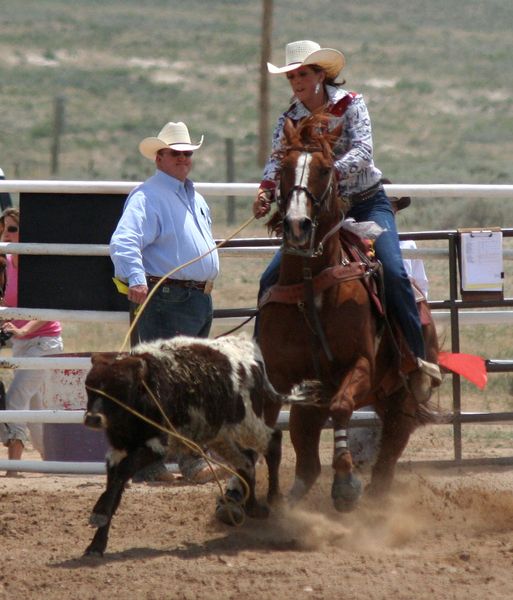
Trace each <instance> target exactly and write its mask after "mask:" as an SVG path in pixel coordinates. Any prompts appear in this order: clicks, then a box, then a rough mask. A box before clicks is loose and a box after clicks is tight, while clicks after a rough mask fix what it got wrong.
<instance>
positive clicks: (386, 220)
mask: <svg viewBox="0 0 513 600" xmlns="http://www.w3.org/2000/svg"><path fill="white" fill-rule="evenodd" d="M346 216H347V217H353V218H354V219H355V221H358V222H361V221H374V222H376V223H377V224H378V225H380V226H381V227H382V228H383V229H385V230H386V231H384V232H383V233H382V234H381V235H380V236H379V237H378V239H377V240H376V241H375V243H374V247H375V250H376V256H377V257H378V258H379V260H380V261H381V263H382V265H383V273H384V280H385V299H386V303H387V310H388V312H389V314H391V315H392V316H393V317H394V319H395V320H396V321H397V323H398V324H399V327H400V328H401V330H402V332H403V334H404V337H405V338H406V342H407V343H408V346H409V348H410V350H411V351H412V352H413V355H414V356H418V357H420V358H425V356H426V355H425V349H424V338H423V336H422V325H421V322H420V317H419V313H418V310H417V305H416V303H415V297H414V295H413V291H412V288H411V284H410V280H409V279H408V275H407V274H406V270H405V268H404V264H403V257H402V254H401V249H400V247H399V236H398V235H397V227H396V224H395V218H394V212H393V210H392V206H391V205H390V201H389V199H388V197H387V195H386V194H385V192H384V191H383V190H380V191H379V192H377V193H376V194H374V196H372V197H371V198H369V199H368V200H365V201H364V202H360V203H359V204H357V205H356V206H354V207H353V208H351V210H350V211H349V213H348V214H347V215H346ZM280 263H281V252H280V251H279V252H277V253H276V255H275V256H274V257H273V259H272V260H271V262H270V263H269V265H268V266H267V268H266V270H265V271H264V272H263V273H262V276H261V278H260V288H259V291H258V298H260V297H261V296H262V294H263V293H264V291H265V290H266V289H267V288H268V287H270V286H271V285H274V284H275V283H276V282H277V281H278V274H279V270H280ZM257 328H258V321H257V322H256V323H255V337H256V335H257V333H258V331H257Z"/></svg>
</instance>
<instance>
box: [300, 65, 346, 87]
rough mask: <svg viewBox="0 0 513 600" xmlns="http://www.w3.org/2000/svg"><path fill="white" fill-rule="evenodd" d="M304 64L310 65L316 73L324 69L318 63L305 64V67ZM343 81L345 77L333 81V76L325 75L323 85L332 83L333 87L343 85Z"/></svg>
mask: <svg viewBox="0 0 513 600" xmlns="http://www.w3.org/2000/svg"><path fill="white" fill-rule="evenodd" d="M306 66H308V67H310V68H311V69H312V70H313V71H315V72H316V73H320V72H321V71H324V69H323V68H322V67H320V66H319V65H305V67H306ZM345 82H346V80H345V79H343V80H342V81H337V82H335V79H334V78H332V77H328V76H327V75H326V79H325V80H324V85H332V86H334V87H340V86H341V85H344V84H345Z"/></svg>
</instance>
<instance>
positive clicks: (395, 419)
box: [259, 116, 438, 511]
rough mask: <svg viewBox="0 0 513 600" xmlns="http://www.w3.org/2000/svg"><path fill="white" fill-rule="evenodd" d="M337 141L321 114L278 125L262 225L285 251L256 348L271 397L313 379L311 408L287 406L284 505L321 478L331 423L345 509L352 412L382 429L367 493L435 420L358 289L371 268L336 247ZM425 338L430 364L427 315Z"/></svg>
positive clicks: (336, 489) (339, 497)
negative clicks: (274, 190) (290, 451)
mask: <svg viewBox="0 0 513 600" xmlns="http://www.w3.org/2000/svg"><path fill="white" fill-rule="evenodd" d="M322 129H324V134H321V133H320V131H321V130H322ZM338 135H339V132H337V131H334V132H333V134H332V135H331V136H329V135H328V134H327V133H326V128H325V117H324V118H323V117H322V116H312V117H310V118H309V119H307V120H305V121H304V122H303V123H302V124H300V125H299V126H298V127H297V128H296V127H295V126H294V124H293V123H292V121H290V120H289V121H287V123H286V124H285V127H284V150H283V152H282V156H281V157H280V161H281V183H280V190H279V195H278V199H277V202H278V211H277V212H276V213H275V214H274V215H273V217H272V218H271V221H270V222H269V223H270V226H271V227H274V228H275V229H282V231H283V248H282V250H283V255H282V262H281V267H280V274H279V280H278V283H277V285H276V286H273V287H272V288H271V289H270V290H269V292H268V293H267V295H265V294H264V297H263V298H262V301H261V309H260V325H259V342H260V346H261V349H262V353H263V356H264V360H265V363H266V368H267V371H268V375H269V378H270V380H271V382H272V383H273V385H274V386H275V387H276V388H277V390H278V391H280V392H283V393H285V392H289V391H290V389H291V388H292V387H293V386H294V385H296V384H300V383H301V382H302V381H304V380H311V382H310V383H306V384H305V385H308V386H310V387H311V390H312V393H313V394H314V395H315V397H316V400H313V401H312V405H310V406H305V405H295V406H294V407H292V409H291V412H290V421H289V426H290V436H291V440H292V444H293V446H294V450H295V453H296V472H295V481H294V484H293V486H292V489H291V491H290V494H289V500H290V501H291V502H296V501H298V500H299V499H300V498H302V497H303V496H304V495H305V494H306V493H307V492H308V490H309V489H310V488H311V486H312V485H313V483H314V482H315V480H316V478H317V477H318V475H319V473H320V470H321V464H320V460H319V440H320V434H321V430H322V428H323V426H324V425H325V423H326V421H327V419H328V417H330V418H331V421H332V423H333V430H334V452H333V460H332V467H333V469H334V478H333V484H332V491H331V495H332V499H333V502H334V505H335V507H336V508H337V510H340V511H345V510H350V509H352V508H353V507H354V506H355V504H356V502H357V500H358V499H359V497H360V495H361V492H362V489H361V488H362V486H361V483H360V481H359V480H358V478H357V477H356V476H355V474H354V472H353V462H352V458H351V454H350V452H349V449H348V446H347V428H348V426H349V420H350V418H351V415H352V413H353V411H354V410H356V409H358V408H361V407H363V406H367V405H373V406H374V408H375V410H376V412H377V414H378V415H379V417H380V418H381V420H382V423H383V429H382V440H381V446H380V450H379V453H378V456H377V459H376V462H375V464H374V466H373V469H372V475H371V481H370V484H369V486H368V490H367V491H368V492H369V493H372V494H374V495H379V494H382V493H385V492H386V491H387V490H388V489H389V487H390V484H391V482H392V479H393V476H394V470H395V465H396V463H397V460H398V459H399V457H400V455H401V453H402V452H403V450H404V448H405V447H406V444H407V443H408V440H409V437H410V434H411V433H412V432H413V430H414V429H415V428H416V427H417V426H418V425H420V424H424V423H429V422H434V421H436V420H437V415H436V413H434V412H432V411H431V410H430V409H429V408H428V406H420V405H418V404H417V403H416V401H415V400H414V398H413V396H412V395H411V394H410V393H409V390H408V388H407V384H406V380H405V378H404V377H403V376H401V374H400V369H399V354H400V352H398V348H397V343H396V341H395V336H394V335H392V334H391V329H390V328H388V327H386V326H384V325H383V324H384V323H385V321H384V319H383V318H382V317H380V316H379V315H378V313H377V312H376V310H375V309H374V307H373V305H372V300H371V297H370V294H369V292H368V290H367V287H366V285H365V284H364V280H365V279H366V278H369V277H372V268H369V267H367V266H365V265H364V264H363V263H361V262H355V261H354V260H351V259H350V257H349V256H348V255H347V253H346V252H345V250H344V247H343V245H342V244H341V239H340V235H339V227H340V225H341V220H342V219H343V218H344V212H343V209H344V205H343V204H344V201H343V200H342V199H340V198H339V197H338V194H337V186H336V180H335V173H334V169H333V154H332V143H333V140H335V139H336V138H337V136H338ZM425 309H426V310H428V309H427V305H426V306H425ZM424 332H425V337H426V347H427V350H428V352H427V354H428V356H427V358H428V360H431V361H436V358H437V354H438V343H437V337H436V331H435V328H434V324H433V321H432V320H431V319H429V322H428V323H427V325H426V326H425V328H424ZM316 402H317V404H316ZM273 417H275V415H269V416H268V421H272V419H273Z"/></svg>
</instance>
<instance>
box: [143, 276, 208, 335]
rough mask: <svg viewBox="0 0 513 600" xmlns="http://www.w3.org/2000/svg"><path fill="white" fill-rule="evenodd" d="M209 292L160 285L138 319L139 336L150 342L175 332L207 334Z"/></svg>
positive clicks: (180, 333)
mask: <svg viewBox="0 0 513 600" xmlns="http://www.w3.org/2000/svg"><path fill="white" fill-rule="evenodd" d="M212 318H213V309H212V296H211V295H210V294H204V293H203V292H202V291H201V290H197V289H195V288H183V287H179V286H171V285H161V286H160V287H159V289H158V290H157V291H156V292H155V294H154V295H153V297H152V299H151V300H150V301H149V303H148V304H147V306H146V308H145V309H144V311H143V313H142V315H141V317H140V319H139V321H138V322H137V332H138V334H139V339H140V340H141V341H143V342H150V341H152V340H156V339H159V338H163V339H169V338H172V337H176V336H177V335H190V336H194V337H203V338H206V337H208V334H209V333H210V327H211V326H212Z"/></svg>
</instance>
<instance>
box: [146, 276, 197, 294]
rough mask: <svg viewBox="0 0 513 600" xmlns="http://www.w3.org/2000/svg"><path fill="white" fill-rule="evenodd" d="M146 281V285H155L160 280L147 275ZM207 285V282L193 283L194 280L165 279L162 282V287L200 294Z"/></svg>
mask: <svg viewBox="0 0 513 600" xmlns="http://www.w3.org/2000/svg"><path fill="white" fill-rule="evenodd" d="M146 279H147V280H148V283H150V284H152V285H156V284H157V283H158V282H159V281H160V280H161V279H162V278H161V277H155V276H153V275H147V276H146ZM207 283H208V282H207V281H194V279H170V278H169V277H166V278H165V279H163V280H162V285H174V286H178V287H183V288H192V289H194V290H200V291H201V292H204V291H205V288H206V287H207Z"/></svg>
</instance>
